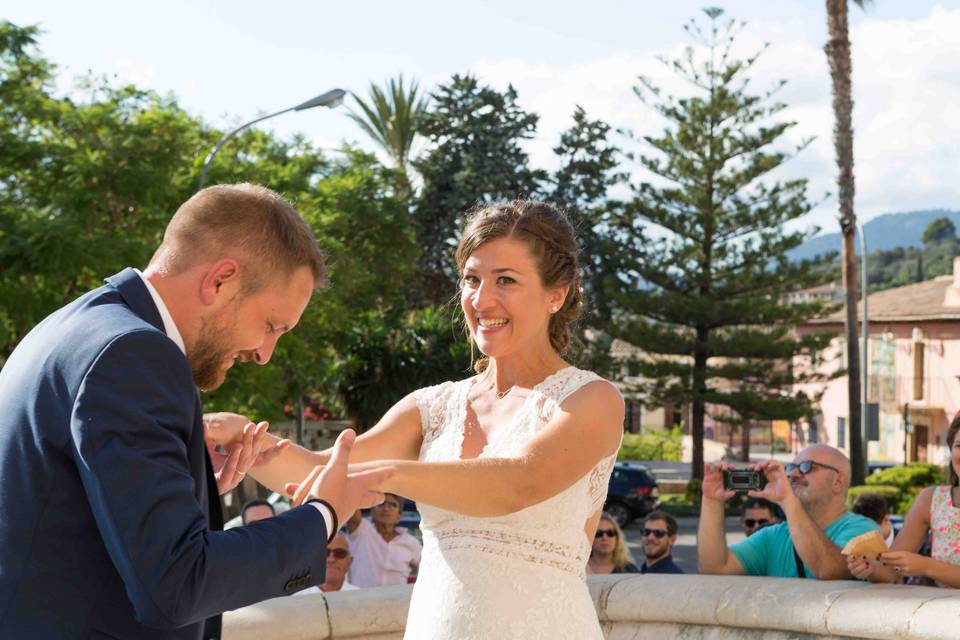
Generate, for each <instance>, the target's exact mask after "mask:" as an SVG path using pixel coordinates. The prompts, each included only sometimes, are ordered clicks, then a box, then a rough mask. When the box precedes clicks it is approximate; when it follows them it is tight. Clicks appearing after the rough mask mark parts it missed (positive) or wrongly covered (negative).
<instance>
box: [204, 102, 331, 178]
mask: <svg viewBox="0 0 960 640" xmlns="http://www.w3.org/2000/svg"><path fill="white" fill-rule="evenodd" d="M346 94H347V92H346V91H344V90H343V89H331V90H330V91H327V92H326V93H323V94H320V95H319V96H317V97H316V98H311V99H310V100H307V101H306V102H302V103H300V104H298V105H297V106H295V107H290V108H289V109H284V110H282V111H277V112H275V113H271V114H268V115H265V116H261V117H259V118H257V119H255V120H251V121H250V122H246V123H244V124H242V125H240V126H239V127H237V128H236V129H234V130H233V131H231V132H230V133H228V134H227V135H225V136H223V137H222V138H220V141H219V142H218V143H217V145H216V146H215V147H214V148H213V150H212V151H211V152H210V154H209V155H208V156H207V158H206V159H205V160H204V161H203V168H202V169H200V184H199V186H198V187H197V190H198V191H199V190H200V189H203V185H204V184H205V183H206V181H207V169H209V168H210V163H212V162H213V158H214V157H215V156H216V155H217V152H218V151H220V147H222V146H223V145H224V144H226V142H227V140H229V139H230V138H232V137H233V136H235V135H237V134H238V133H240V132H241V131H243V130H244V129H246V128H247V127H249V126H250V125H254V124H257V123H258V122H263V121H264V120H267V119H268V118H272V117H274V116H279V115H280V114H282V113H287V112H290V111H303V110H305V109H312V108H314V107H330V108H333V107H336V106H338V105H339V104H340V103H341V102H343V97H344V96H345V95H346Z"/></svg>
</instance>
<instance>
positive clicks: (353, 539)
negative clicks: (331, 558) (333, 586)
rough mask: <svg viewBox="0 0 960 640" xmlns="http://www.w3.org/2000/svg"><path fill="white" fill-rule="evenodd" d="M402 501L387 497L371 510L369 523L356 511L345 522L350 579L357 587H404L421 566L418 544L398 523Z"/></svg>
mask: <svg viewBox="0 0 960 640" xmlns="http://www.w3.org/2000/svg"><path fill="white" fill-rule="evenodd" d="M402 504H403V499H402V498H400V497H398V496H396V495H393V494H392V493H388V494H386V496H385V497H384V501H383V502H382V503H381V504H379V505H377V506H375V507H374V508H373V509H372V511H371V516H372V522H371V521H370V520H366V519H364V518H363V517H362V516H361V514H360V511H357V512H356V513H354V514H353V516H352V517H351V518H350V519H349V520H348V521H347V539H348V540H349V541H350V550H351V553H352V554H353V564H352V567H351V570H350V579H351V581H352V582H353V584H355V585H356V586H358V587H379V586H383V585H388V584H406V583H407V581H408V578H409V577H410V575H411V571H412V570H414V569H416V568H417V567H418V566H419V565H420V551H421V546H420V541H419V540H417V539H416V538H414V537H413V536H412V535H410V534H409V533H407V530H406V529H404V528H403V527H398V526H397V523H398V522H400V506H401V505H402Z"/></svg>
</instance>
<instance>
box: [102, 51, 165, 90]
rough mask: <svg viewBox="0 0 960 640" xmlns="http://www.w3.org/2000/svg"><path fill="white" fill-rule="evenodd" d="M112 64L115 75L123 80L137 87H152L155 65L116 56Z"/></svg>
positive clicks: (154, 77) (155, 73) (155, 74)
mask: <svg viewBox="0 0 960 640" xmlns="http://www.w3.org/2000/svg"><path fill="white" fill-rule="evenodd" d="M113 66H114V68H115V69H116V73H117V75H118V76H119V77H120V78H122V79H123V80H124V81H125V82H129V83H130V84H134V85H136V86H138V87H144V88H146V87H150V88H153V87H154V80H155V79H156V77H157V68H156V66H155V65H153V64H150V63H148V62H143V61H142V60H134V59H133V58H118V59H117V60H116V61H114V65H113Z"/></svg>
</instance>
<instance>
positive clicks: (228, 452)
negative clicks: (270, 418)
mask: <svg viewBox="0 0 960 640" xmlns="http://www.w3.org/2000/svg"><path fill="white" fill-rule="evenodd" d="M269 426H270V425H268V424H267V423H266V422H261V423H260V424H253V423H252V422H248V423H247V424H246V425H245V426H244V427H243V430H242V431H241V439H240V441H239V442H232V443H230V444H227V445H225V446H224V447H223V452H220V451H217V445H216V444H215V443H214V442H211V441H210V440H209V439H208V440H207V441H206V442H207V452H208V453H209V454H210V462H211V464H212V465H213V475H214V476H215V477H216V479H217V491H218V492H219V493H220V495H223V494H224V493H226V492H227V491H230V490H231V489H233V488H234V487H235V486H237V485H238V484H240V482H241V481H242V480H243V478H244V476H246V475H247V471H249V470H250V467H252V466H253V465H254V464H258V459H259V458H262V457H263V456H264V455H265V454H264V451H265V450H267V449H275V448H276V445H274V446H272V447H271V446H270V444H269V441H268V440H267V438H266V433H267V427H269Z"/></svg>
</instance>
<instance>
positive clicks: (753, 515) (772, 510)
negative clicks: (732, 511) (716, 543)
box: [740, 498, 780, 538]
mask: <svg viewBox="0 0 960 640" xmlns="http://www.w3.org/2000/svg"><path fill="white" fill-rule="evenodd" d="M777 512H778V509H777V505H775V504H773V503H772V502H770V501H769V500H764V499H763V498H747V500H746V502H744V503H743V513H742V514H740V524H741V526H743V533H744V535H745V536H747V537H748V538H749V537H750V536H752V535H753V534H755V533H756V532H757V531H759V530H760V529H763V528H764V527H769V526H770V525H772V524H777V523H778V522H780V518H779V516H778V515H777Z"/></svg>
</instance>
